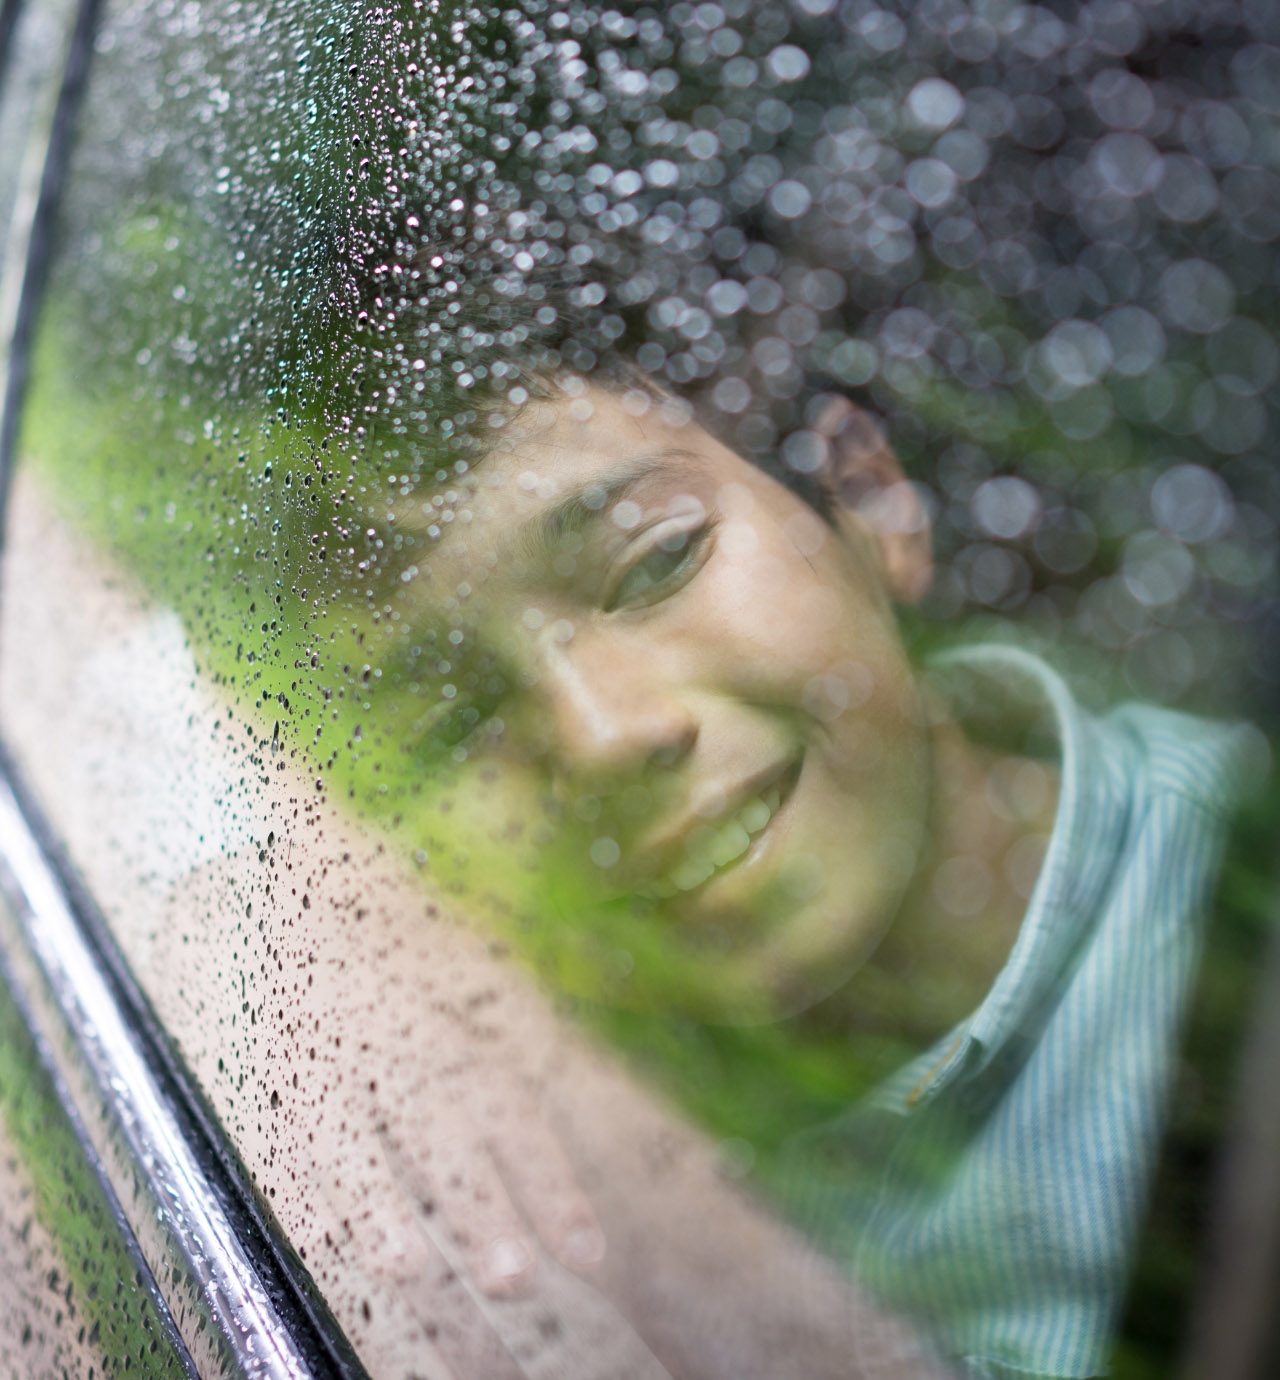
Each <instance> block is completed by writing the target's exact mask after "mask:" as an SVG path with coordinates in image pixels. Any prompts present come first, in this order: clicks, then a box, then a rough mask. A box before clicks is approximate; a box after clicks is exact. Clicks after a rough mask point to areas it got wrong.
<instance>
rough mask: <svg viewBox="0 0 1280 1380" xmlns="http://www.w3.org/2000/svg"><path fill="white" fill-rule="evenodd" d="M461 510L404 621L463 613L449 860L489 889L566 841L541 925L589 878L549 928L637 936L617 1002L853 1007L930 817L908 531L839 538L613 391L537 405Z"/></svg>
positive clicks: (744, 469) (458, 621) (454, 618)
mask: <svg viewBox="0 0 1280 1380" xmlns="http://www.w3.org/2000/svg"><path fill="white" fill-rule="evenodd" d="M633 399H634V395H632V396H631V398H629V399H628V401H631V400H633ZM459 487H460V489H461V490H462V492H460V493H459V494H457V495H455V504H454V507H455V509H456V511H457V518H456V519H455V520H454V521H453V522H451V523H449V524H448V525H447V526H445V527H444V528H443V531H444V535H443V536H441V537H439V539H438V540H436V541H435V542H434V544H433V545H432V547H431V549H430V551H429V553H427V554H424V556H423V557H422V558H421V560H420V561H419V565H420V567H421V569H420V570H418V572H417V573H416V574H415V575H414V576H412V577H411V579H410V581H409V588H408V590H407V594H408V600H409V602H408V606H407V607H406V608H404V611H403V612H402V615H401V616H402V618H405V617H410V618H412V619H416V620H418V622H419V624H420V625H421V624H425V623H428V622H431V621H432V620H433V619H434V621H435V622H436V624H437V625H439V623H440V619H439V609H440V607H441V601H442V600H445V601H447V607H448V608H449V610H450V618H449V631H448V632H447V633H446V632H444V630H443V627H441V634H442V636H443V637H445V638H447V639H448V641H449V649H450V650H449V669H450V676H451V683H450V685H449V687H448V688H447V689H446V690H444V691H442V694H443V695H444V698H443V700H441V702H440V705H439V712H440V713H443V714H445V715H447V716H449V722H450V724H451V725H452V727H451V730H450V734H446V735H444V736H445V738H446V741H447V742H450V743H452V744H453V747H452V749H451V754H452V757H453V758H454V760H455V762H456V780H455V783H454V788H453V789H452V790H451V792H450V796H449V801H448V804H449V808H450V815H449V822H448V823H447V826H446V827H447V828H448V830H449V832H450V845H451V846H452V847H454V848H455V850H456V848H457V847H463V848H465V849H466V856H467V857H469V858H470V859H471V862H472V865H473V866H479V865H480V861H481V860H482V859H483V858H484V857H485V856H486V852H485V849H486V844H485V842H484V840H485V839H486V838H487V839H490V840H492V839H494V838H495V837H497V838H501V837H504V836H505V837H512V836H513V833H514V834H518V833H520V832H521V830H523V829H524V828H525V827H526V826H527V824H528V818H529V816H530V815H531V814H532V815H539V817H540V818H541V819H543V820H545V819H550V820H551V821H552V824H553V828H552V829H551V830H549V831H548V830H543V831H542V837H541V839H540V854H539V856H540V857H541V859H542V863H541V865H540V866H539V868H538V869H537V870H535V871H533V872H531V873H527V874H525V875H526V876H527V877H528V882H529V888H530V891H531V899H529V905H531V906H532V907H533V910H534V912H536V910H537V906H538V904H539V902H538V900H537V892H538V889H539V888H540V887H543V888H544V889H545V888H547V877H548V873H549V872H550V871H551V870H553V869H557V868H558V869H563V870H565V871H567V872H571V873H573V874H574V876H575V882H574V884H573V885H572V886H570V887H568V888H565V887H561V888H560V890H561V892H562V893H563V894H564V898H565V899H563V900H562V902H561V903H560V904H559V906H558V910H559V914H558V915H557V916H556V917H555V918H554V920H553V919H551V918H548V917H544V918H543V919H541V920H540V921H539V924H540V925H550V924H553V923H554V924H555V925H558V926H561V927H562V935H561V937H562V939H563V940H564V941H565V942H570V941H571V939H572V938H573V937H574V936H585V938H586V940H587V941H588V948H589V947H590V941H591V939H592V938H593V933H592V931H593V926H606V925H607V924H608V921H607V920H606V919H605V917H607V916H614V917H618V916H624V917H625V920H624V922H623V923H622V927H621V929H620V930H619V931H618V933H620V934H622V935H624V936H625V935H626V934H628V933H629V934H630V935H631V936H632V940H631V941H627V940H626V939H625V938H624V939H622V940H620V941H618V942H619V943H626V944H628V947H629V952H627V953H625V954H621V955H620V954H619V953H618V952H617V951H616V949H614V950H608V944H604V945H603V946H602V961H604V962H605V963H606V966H608V967H610V971H611V973H612V974H613V977H612V978H611V981H613V982H614V985H615V989H616V988H617V986H618V985H619V984H618V983H617V981H616V979H617V978H618V975H619V974H621V973H627V974H629V976H628V977H627V981H626V982H623V983H621V984H620V985H621V987H622V988H626V989H627V990H626V991H622V992H616V991H615V995H617V996H618V998H619V999H623V1000H632V1001H641V1002H646V1003H648V1002H654V1001H670V1002H673V1003H675V1004H677V1005H680V1006H682V1007H690V1008H694V1009H695V1010H694V1014H699V1015H710V1016H713V1017H716V1018H719V1019H765V1018H768V1017H771V1016H777V1015H781V1014H783V1013H785V1012H788V1011H792V1010H796V1009H799V1008H801V1007H803V1006H806V1005H808V1004H810V1003H812V1002H814V1001H816V1000H818V999H819V998H820V997H822V996H824V995H826V994H827V993H829V992H830V991H832V990H833V989H834V988H835V987H836V986H838V985H839V984H840V983H842V982H843V981H844V980H845V979H847V978H848V977H849V976H850V975H851V974H852V973H853V972H854V971H855V970H856V969H857V967H858V966H859V965H860V964H861V963H862V962H863V961H864V960H865V958H866V956H867V955H868V953H869V952H870V950H871V948H872V947H873V946H874V945H875V943H876V941H877V939H878V938H879V936H880V935H881V933H882V932H883V930H884V928H885V926H886V925H887V923H888V922H889V920H890V919H891V918H892V916H893V914H894V912H895V910H896V908H897V906H898V905H899V903H900V901H901V898H902V895H903V892H904V890H905V888H906V886H907V883H908V882H909V880H910V878H911V876H912V873H913V871H914V869H915V867H916V863H917V859H918V856H919V853H920V849H921V846H922V841H923V838H924V833H925V825H926V817H927V814H928V804H929V799H928V798H929V788H928V779H929V778H928V763H927V746H926V736H925V730H924V728H923V726H922V723H921V714H920V711H919V703H918V699H917V694H916V687H915V684H914V681H913V678H912V674H911V671H910V669H909V667H908V665H907V662H906V658H905V655H904V652H903V649H902V646H901V642H900V639H899V636H898V632H897V628H896V623H895V619H894V615H893V611H892V606H891V600H890V594H889V586H890V585H891V584H898V585H901V584H902V582H903V580H904V579H907V580H910V579H912V578H915V575H916V574H918V572H914V573H913V572H912V571H910V570H909V569H907V571H906V574H905V575H904V565H903V561H904V558H903V554H902V551H901V549H899V547H895V545H894V542H895V538H894V536H893V535H892V533H890V534H889V535H887V536H886V534H885V532H884V531H883V530H881V529H880V528H879V527H878V525H877V523H876V521H875V520H874V519H873V518H869V517H865V516H859V515H858V514H857V513H855V512H853V511H845V512H843V513H842V514H841V515H840V516H839V518H838V520H837V521H836V522H835V523H834V524H828V523H827V522H824V521H823V520H822V519H820V518H819V517H818V516H817V515H816V514H815V513H814V512H813V511H812V509H810V508H809V507H808V506H807V505H806V504H804V503H803V502H802V501H801V500H799V499H798V498H796V497H795V496H794V495H793V494H791V493H790V492H789V491H787V490H786V489H784V488H783V487H782V486H781V485H779V484H778V483H777V482H776V481H775V480H773V479H771V478H770V477H768V476H767V475H765V474H764V473H763V472H761V471H760V470H758V469H756V468H754V467H752V466H750V465H748V464H747V463H745V462H744V461H743V460H742V459H741V458H740V457H738V456H737V455H735V454H734V453H733V452H732V451H730V450H728V449H726V448H725V447H724V446H723V445H721V444H719V443H718V442H716V441H715V440H714V439H713V438H712V437H711V436H710V435H708V433H707V432H706V431H704V430H703V429H701V428H700V427H699V426H697V425H696V424H694V423H692V422H683V423H682V422H681V421H680V419H679V417H678V416H675V417H673V416H672V415H671V409H670V408H664V407H662V406H661V405H659V404H658V403H656V402H654V403H651V404H650V405H649V406H648V408H647V410H645V411H644V412H642V413H641V414H640V415H636V409H634V408H629V407H628V406H625V405H624V399H622V398H620V397H619V396H617V395H616V394H614V393H610V392H606V391H604V390H601V389H596V388H589V389H588V390H587V391H586V393H585V394H582V395H581V396H579V397H576V398H568V397H565V398H560V399H557V400H556V401H555V402H551V403H536V404H529V405H527V406H526V407H525V408H524V410H523V411H522V412H521V413H520V414H519V415H518V416H517V417H516V418H515V419H514V422H513V424H512V425H511V426H510V427H509V428H508V429H507V435H506V437H505V439H504V443H503V446H502V448H500V449H499V450H498V451H497V452H496V453H494V454H493V455H491V456H490V457H489V458H488V459H486V460H485V462H484V464H483V465H482V466H481V467H479V468H478V469H477V470H476V471H475V473H474V475H473V476H470V477H469V478H468V481H467V483H466V485H465V486H463V485H460V486H459ZM837 487H838V486H837ZM859 487H860V489H861V490H862V492H863V494H864V496H865V492H866V489H867V485H866V484H862V485H860V486H859ZM424 512H425V510H424V509H423V508H422V507H421V505H415V507H414V511H413V513H412V514H409V515H407V516H406V517H402V518H401V520H400V530H401V531H402V532H407V530H408V529H410V528H412V527H413V526H414V525H415V523H416V524H417V525H418V526H423V525H425V524H427V523H428V522H430V521H432V520H433V519H432V516H431V515H430V514H427V515H423V514H424ZM906 566H907V567H909V566H910V559H909V558H907V559H906ZM466 687H470V689H469V690H468V689H467V688H466ZM437 722H438V721H437ZM433 731H437V732H439V730H438V729H437V730H433ZM464 735H466V736H465V737H464ZM504 811H505V813H506V815H507V816H508V817H509V818H508V823H509V825H510V828H508V829H506V833H505V835H504V830H503V828H501V827H498V825H497V822H496V819H495V816H496V815H497V814H501V813H503V812H504ZM522 814H523V815H524V818H523V819H521V818H520V816H521V815H522ZM469 833H470V834H473V835H474V838H470V839H469V838H468V834H469ZM509 851H510V850H508V852H509ZM550 890H555V888H554V887H553V888H550ZM524 899H528V898H521V899H520V900H518V901H517V903H516V904H517V906H519V905H520V904H521V901H523V900H524ZM545 903H546V902H545V898H544V904H545ZM527 913H528V911H527V910H526V914H527ZM526 928H527V923H526ZM571 932H572V933H571ZM594 937H596V938H598V937H599V935H598V932H597V934H596V935H595V936H594ZM513 942H516V943H519V942H520V941H519V937H518V935H514V936H513ZM610 942H613V941H610ZM605 950H608V952H605Z"/></svg>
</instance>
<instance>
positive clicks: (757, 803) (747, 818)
mask: <svg viewBox="0 0 1280 1380" xmlns="http://www.w3.org/2000/svg"><path fill="white" fill-rule="evenodd" d="M774 809H777V806H776V805H775V806H774ZM772 818H773V810H771V809H770V808H769V802H768V801H767V800H761V799H760V798H759V797H758V796H757V797H756V799H755V800H749V801H747V803H746V804H745V805H744V806H743V807H742V809H740V810H739V811H738V823H739V824H741V825H742V827H743V828H744V829H745V830H746V831H747V833H748V834H758V833H759V832H760V830H761V829H763V828H764V826H765V825H766V824H768V822H769V821H770V820H771V819H772Z"/></svg>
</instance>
